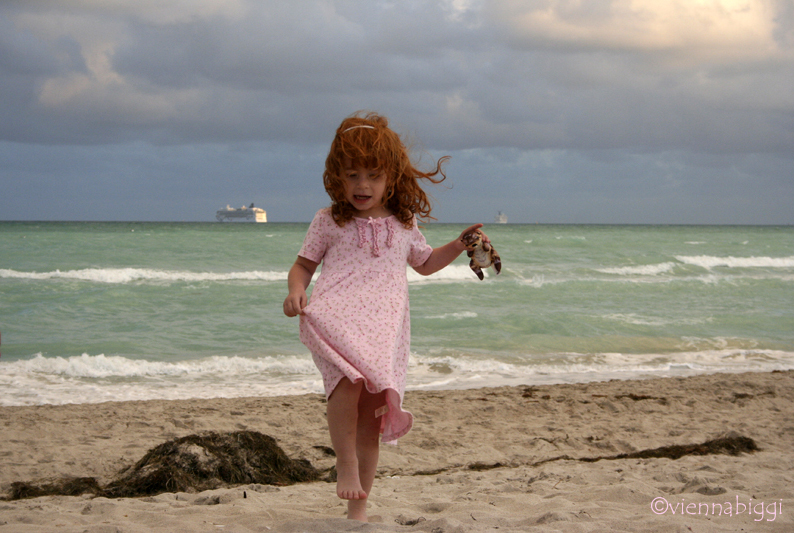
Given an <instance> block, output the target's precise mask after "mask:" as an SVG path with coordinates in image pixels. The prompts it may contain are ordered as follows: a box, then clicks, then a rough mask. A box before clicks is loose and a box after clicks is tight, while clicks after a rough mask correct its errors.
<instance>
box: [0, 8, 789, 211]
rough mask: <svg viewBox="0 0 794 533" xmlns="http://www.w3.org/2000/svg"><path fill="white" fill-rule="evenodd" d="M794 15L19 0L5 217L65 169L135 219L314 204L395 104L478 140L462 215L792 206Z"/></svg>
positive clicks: (9, 93) (397, 115) (460, 157)
mask: <svg viewBox="0 0 794 533" xmlns="http://www.w3.org/2000/svg"><path fill="white" fill-rule="evenodd" d="M793 27H794V9H793V8H792V6H791V3H790V2H787V1H783V0H780V1H775V0H712V1H710V2H695V3H693V2H688V1H684V0H681V1H673V2H657V1H656V0H634V1H631V2H629V1H628V0H593V1H591V2H570V1H566V0H543V1H539V2H538V1H533V2H523V1H518V0H502V1H484V0H483V1H480V0H441V1H435V2H431V1H410V0H406V1H402V2H387V1H375V2H369V1H367V2H365V1H341V0H339V1H319V0H318V1H309V0H300V1H296V2H257V1H252V0H251V1H249V0H191V1H188V0H181V1H179V0H174V1H170V2H162V1H156V0H147V1H140V2H120V1H119V2H113V1H108V2H93V1H88V0H61V1H58V2H55V1H39V2H6V3H4V4H3V5H2V6H0V98H2V101H3V106H2V115H1V117H2V121H0V142H3V146H2V150H0V153H2V154H6V155H5V156H4V157H9V158H12V159H13V164H12V165H6V168H5V170H2V172H3V181H4V182H5V183H4V184H3V185H2V187H3V188H4V191H3V192H4V193H5V194H2V195H0V196H2V197H3V198H0V209H2V212H0V219H3V218H16V217H23V216H25V215H24V213H25V212H27V209H28V208H26V207H22V208H19V207H15V206H19V205H22V204H25V203H28V204H29V203H31V202H34V201H42V198H43V196H42V195H39V196H38V197H37V199H35V200H34V196H33V193H32V191H31V187H30V183H32V182H36V183H40V184H42V186H43V184H44V183H46V182H47V179H48V176H49V179H50V180H52V182H53V183H54V184H55V183H56V182H59V181H60V182H66V184H67V186H68V184H72V185H73V187H72V188H71V189H70V190H81V191H88V192H87V193H85V192H83V193H82V194H89V195H91V194H95V195H96V197H97V198H101V199H102V200H103V201H108V202H119V201H122V199H126V200H127V201H126V203H125V206H126V209H128V210H129V213H126V212H125V214H124V215H123V216H122V218H127V219H129V218H135V217H136V216H140V217H145V218H147V219H152V218H154V219H157V218H169V217H171V216H174V217H175V218H177V219H183V218H188V219H190V218H191V213H195V212H200V211H205V210H206V211H207V212H209V211H211V210H212V209H213V208H217V207H220V206H218V205H217V204H218V202H219V201H220V202H222V203H224V204H225V203H226V202H227V201H233V202H234V203H235V204H236V203H241V202H242V203H245V202H246V198H248V197H251V195H252V194H256V192H257V191H266V192H260V193H259V194H260V195H261V196H263V197H264V198H263V200H264V201H265V202H267V201H268V200H269V199H270V198H278V199H279V202H286V203H287V204H289V203H292V204H294V205H295V206H296V207H295V208H294V209H292V210H291V211H289V212H288V213H289V214H286V213H285V218H283V219H290V220H306V219H308V218H309V217H310V216H311V213H312V212H313V210H314V209H316V208H317V207H319V205H322V203H323V202H325V201H326V200H325V199H324V198H323V196H322V195H323V191H322V189H321V188H320V190H319V192H318V195H317V196H316V197H314V196H313V197H312V199H311V202H310V205H306V206H304V205H303V204H302V203H301V199H300V198H301V197H300V194H299V191H301V190H304V191H305V183H307V181H308V180H309V179H315V178H316V176H318V175H319V172H320V170H321V167H322V160H323V151H324V149H325V148H324V146H327V144H328V142H329V141H330V136H331V135H332V133H333V130H334V128H335V127H336V125H337V124H338V123H339V121H340V120H341V119H342V118H343V117H344V116H347V115H348V114H350V113H351V112H353V111H355V110H357V109H374V110H378V111H380V112H383V113H384V114H386V115H388V116H389V117H390V119H391V121H392V124H393V125H394V126H395V127H396V128H397V129H398V130H399V131H400V132H402V133H404V134H406V135H407V137H408V138H409V139H412V140H415V141H416V146H417V147H419V148H423V149H425V150H427V152H428V153H427V154H425V158H426V159H428V160H429V158H431V157H439V156H440V155H443V154H445V153H451V154H452V155H453V156H454V159H453V163H452V165H451V166H450V182H453V181H454V187H453V188H452V189H449V190H446V189H445V190H443V191H440V192H438V194H436V196H437V198H438V199H439V208H438V209H439V210H438V212H439V213H442V214H444V215H445V217H446V219H448V220H449V219H452V220H468V218H469V215H472V216H481V217H482V216H485V217H487V220H486V221H488V220H489V219H490V218H491V217H492V216H493V213H494V212H495V211H496V210H499V209H502V210H505V211H507V212H509V213H511V214H512V215H513V216H511V220H512V221H516V222H519V221H532V222H534V221H537V220H540V221H544V220H546V221H575V222H588V221H591V222H644V221H647V222H665V221H666V222H677V221H682V222H718V223H724V222H730V221H731V220H733V219H731V218H730V217H731V216H737V217H738V215H736V213H739V212H741V213H748V212H752V213H756V215H755V217H756V218H753V217H751V216H749V215H744V214H743V215H742V216H741V217H738V218H737V219H736V220H738V219H739V218H741V221H744V222H752V221H756V222H761V223H770V222H786V223H791V222H794V218H792V215H791V213H792V212H794V209H792V205H791V201H790V200H786V199H785V198H791V197H792V196H794V185H792V178H791V176H792V175H794V92H792V91H791V87H792V86H794V33H792V32H793V31H794V30H793V29H792V28H793ZM57 146H61V147H62V148H56V147H57ZM70 147H71V148H70ZM12 156H13V157H12ZM95 158H98V159H101V161H94V159H95ZM40 160H51V161H52V162H53V163H52V167H50V170H49V171H47V170H46V168H42V167H41V166H40V165H39V164H38V161H40ZM221 176H223V178H221ZM26 180H27V181H26ZM484 180H488V182H489V184H490V185H489V187H488V191H487V194H485V195H484V194H483V191H482V189H481V185H482V183H483V181H484ZM299 183H303V184H304V186H303V187H301V186H298V185H296V184H299ZM312 183H314V182H312ZM86 184H90V186H88V187H87V188H82V187H84V186H86ZM316 186H317V187H318V188H319V181H318V182H317V183H316ZM58 187H59V185H57V184H56V185H54V186H53V190H57V189H58ZM186 190H189V191H190V194H189V195H188V194H182V195H180V191H186ZM91 191H93V192H91ZM9 194H13V195H14V196H15V198H16V200H17V201H16V202H15V203H14V205H11V203H10V202H11V201H10V200H8V198H10V196H9ZM781 195H782V196H781ZM229 196H233V197H234V198H228V197H229ZM781 197H782V198H784V199H781ZM60 198H61V199H64V198H70V200H69V202H68V204H67V205H66V206H65V207H66V209H64V206H59V207H61V208H60V209H58V212H60V213H70V214H69V215H68V216H67V217H74V216H85V215H84V213H86V212H87V211H86V209H88V210H89V211H88V212H89V213H90V212H91V211H90V205H91V202H90V198H89V199H86V200H83V196H81V195H79V194H75V195H72V196H69V195H67V196H66V197H64V196H60ZM131 198H133V199H135V200H134V201H133V200H131ZM151 198H167V199H169V200H170V201H171V206H172V208H171V210H170V213H171V214H166V213H165V212H164V211H162V212H161V211H158V209H161V208H162V206H158V207H156V208H155V207H153V203H152V202H151V201H149V200H150V199H151ZM147 199H149V200H147ZM219 199H220V200H219ZM52 203H57V199H53V200H52ZM164 203H165V204H168V201H166V202H164ZM259 203H262V202H259ZM84 204H85V205H84ZM317 204H319V205H317ZM695 205H699V206H700V207H699V208H695V207H694V206H695ZM68 206H74V208H73V209H72V208H70V207H68ZM546 206H552V207H546ZM686 206H692V207H691V208H690V207H686ZM175 209H176V212H178V213H179V214H178V215H173V213H174V212H175V211H174V210H175ZM136 210H137V211H136ZM199 210H200V211H199ZM106 211H107V212H105V211H102V213H101V214H100V213H99V212H96V213H97V214H94V215H90V216H94V217H96V218H107V217H111V218H113V217H112V216H111V214H112V213H113V211H112V210H110V209H108V210H106ZM116 213H118V211H116ZM136 213H138V215H136ZM158 213H163V214H158ZM119 216H121V215H119ZM192 216H193V217H195V215H192ZM199 218H203V217H199Z"/></svg>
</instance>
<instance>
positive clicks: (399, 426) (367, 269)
mask: <svg viewBox="0 0 794 533" xmlns="http://www.w3.org/2000/svg"><path fill="white" fill-rule="evenodd" d="M432 251H433V249H432V247H430V246H429V245H428V244H427V242H426V241H425V238H424V236H423V235H422V233H421V232H420V231H419V229H418V227H417V225H416V221H414V224H413V228H412V229H406V228H405V226H403V225H402V223H400V221H399V220H397V218H396V217H394V216H390V217H386V218H376V219H374V218H369V219H363V218H355V219H353V220H352V221H350V222H348V223H347V224H345V225H344V227H341V228H340V227H339V226H338V225H337V224H336V222H334V220H333V218H331V210H330V208H326V209H321V210H320V211H318V212H317V214H316V215H315V217H314V220H313V221H312V223H311V226H309V231H308V233H307V234H306V238H305V240H304V242H303V247H302V248H301V250H300V252H299V253H298V255H300V256H301V257H305V258H306V259H309V260H311V261H314V262H315V263H319V262H321V261H322V270H321V272H320V277H319V278H318V280H317V282H316V284H315V286H314V289H313V290H312V293H311V297H310V299H309V304H308V305H307V306H306V308H305V309H304V314H303V315H301V317H300V339H301V341H302V342H303V344H305V345H306V347H307V348H309V350H310V351H311V353H312V357H313V358H314V363H315V364H316V365H317V368H318V369H319V370H320V373H321V374H322V376H323V384H324V385H325V395H326V397H330V395H331V393H332V392H333V390H334V388H335V387H336V386H337V384H338V383H339V381H340V380H341V379H342V378H343V377H347V378H348V379H349V380H350V381H352V382H356V381H359V380H362V379H363V380H364V383H365V385H366V387H367V390H368V391H369V392H371V393H379V392H381V391H384V390H385V391H386V405H384V406H383V407H382V408H380V409H378V411H377V412H376V416H381V417H382V418H381V433H382V437H381V438H382V440H383V442H389V441H395V440H397V439H398V438H400V437H401V436H403V435H405V434H406V433H408V431H409V430H410V429H411V425H412V424H413V416H412V415H411V413H409V412H408V411H404V410H403V409H402V401H403V394H404V392H405V379H406V372H407V369H408V353H409V350H410V346H411V319H410V314H409V308H408V280H407V277H406V264H408V265H411V266H419V265H421V264H423V263H424V262H425V261H427V258H428V257H430V254H431V253H432Z"/></svg>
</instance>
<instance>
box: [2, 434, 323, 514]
mask: <svg viewBox="0 0 794 533" xmlns="http://www.w3.org/2000/svg"><path fill="white" fill-rule="evenodd" d="M320 475H321V472H320V471H318V470H317V469H315V468H314V467H313V466H312V465H311V463H309V462H308V461H306V460H302V459H298V460H295V459H290V458H289V457H287V455H286V454H285V453H284V451H283V450H282V449H281V448H280V447H279V446H278V444H276V440H275V439H274V438H273V437H270V436H268V435H263V434H262V433H258V432H255V431H236V432H233V433H214V432H212V433H205V434H201V435H188V436H186V437H182V438H179V439H175V440H171V441H168V442H165V443H163V444H160V445H159V446H157V447H155V448H152V449H151V450H149V451H148V452H147V453H146V455H144V456H143V458H142V459H141V460H140V461H138V462H137V463H136V464H135V465H134V466H133V467H131V468H129V469H127V470H124V471H122V472H121V473H120V477H118V478H117V479H115V480H113V481H111V482H110V483H109V484H108V485H106V486H105V487H101V486H100V485H99V484H98V483H97V481H96V479H94V478H64V479H62V480H59V481H54V482H50V483H43V484H38V485H37V484H34V483H24V482H16V483H13V484H12V485H11V493H10V495H9V498H8V499H11V500H17V499H21V498H35V497H38V496H48V495H66V496H75V495H79V494H84V493H91V494H94V495H97V496H104V497H107V498H122V497H135V496H148V495H154V494H160V493H163V492H197V491H198V492H200V491H204V490H210V489H216V488H219V487H222V486H230V485H241V484H247V483H258V484H262V485H292V484H294V483H299V482H305V481H316V480H318V479H320Z"/></svg>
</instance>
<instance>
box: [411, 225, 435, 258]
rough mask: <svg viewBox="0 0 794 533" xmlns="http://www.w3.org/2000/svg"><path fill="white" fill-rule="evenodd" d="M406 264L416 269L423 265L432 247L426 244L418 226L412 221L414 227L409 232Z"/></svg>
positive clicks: (431, 251)
mask: <svg viewBox="0 0 794 533" xmlns="http://www.w3.org/2000/svg"><path fill="white" fill-rule="evenodd" d="M408 246H409V247H408V264H409V265H411V266H412V267H414V268H416V267H418V266H422V265H424V264H425V261H427V259H428V258H429V257H430V254H432V253H433V247H432V246H430V245H429V244H427V241H426V240H425V236H424V235H422V232H421V231H419V226H417V224H416V219H414V227H413V229H412V230H411V237H410V243H409V245H408Z"/></svg>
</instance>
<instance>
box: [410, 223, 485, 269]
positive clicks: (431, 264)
mask: <svg viewBox="0 0 794 533" xmlns="http://www.w3.org/2000/svg"><path fill="white" fill-rule="evenodd" d="M481 227H482V224H475V225H473V226H469V227H468V228H466V229H465V230H463V232H462V233H461V234H460V237H458V238H457V239H455V240H454V241H451V242H448V243H447V244H445V245H444V246H440V247H438V248H433V253H432V254H430V257H428V258H427V261H425V262H424V264H422V265H420V266H418V267H414V270H416V271H417V272H418V273H420V274H421V275H423V276H429V275H430V274H433V273H435V272H438V271H439V270H441V269H442V268H444V267H445V266H447V265H449V264H450V263H451V262H452V261H454V260H455V259H456V258H457V257H458V256H459V255H460V254H461V253H463V252H464V251H465V250H466V247H465V246H464V245H463V236H464V235H466V234H467V233H469V232H470V231H474V230H476V229H480V228H481ZM483 240H484V241H486V242H490V241H488V237H486V236H485V234H483Z"/></svg>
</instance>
